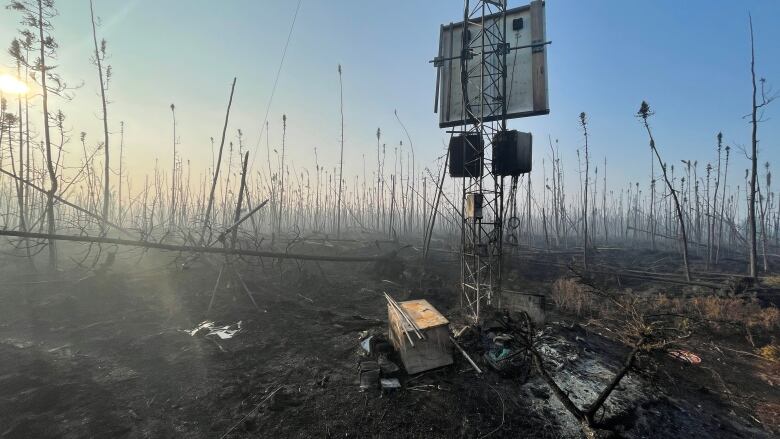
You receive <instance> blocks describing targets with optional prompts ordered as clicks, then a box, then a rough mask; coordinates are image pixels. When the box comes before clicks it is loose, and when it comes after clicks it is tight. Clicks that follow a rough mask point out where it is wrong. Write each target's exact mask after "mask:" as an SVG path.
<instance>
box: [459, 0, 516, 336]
mask: <svg viewBox="0 0 780 439" xmlns="http://www.w3.org/2000/svg"><path fill="white" fill-rule="evenodd" d="M463 22H464V23H465V28H466V29H468V30H469V31H468V32H462V36H463V41H462V47H463V52H462V53H461V56H460V66H461V87H462V91H463V107H462V108H463V113H464V114H463V118H462V120H464V121H465V124H464V125H462V126H461V127H460V129H459V130H458V129H456V130H454V131H453V134H456V135H457V134H460V135H464V136H465V139H466V140H465V142H464V143H465V144H466V146H465V148H464V161H465V160H466V159H465V157H480V159H478V160H480V161H481V157H484V163H483V164H482V163H480V164H479V166H481V168H482V169H481V172H479V175H473V173H469V175H468V176H467V177H465V178H463V186H462V198H461V201H462V204H461V212H462V213H463V223H462V229H461V232H462V233H461V282H462V289H463V294H462V304H463V306H464V307H466V308H467V309H468V310H469V312H470V314H471V316H472V317H473V318H474V320H475V321H479V318H480V307H481V306H482V305H483V304H492V303H494V302H495V300H496V299H497V298H498V295H499V294H500V291H501V264H502V241H503V237H502V230H503V227H502V219H503V204H504V203H503V198H504V187H503V179H502V177H500V176H498V175H495V174H494V173H493V166H492V155H491V150H492V141H493V138H494V135H495V134H496V133H497V132H499V131H504V130H506V113H507V108H506V100H505V99H504V97H505V96H506V73H507V68H506V66H507V54H508V52H509V46H508V45H507V44H506V35H505V29H506V1H505V0H498V1H489V0H476V1H473V0H472V1H469V0H465V6H464V13H463ZM477 135H478V136H480V137H481V138H482V142H481V143H482V144H481V145H480V144H476V145H475V144H473V142H471V141H470V140H468V139H474V138H475V137H469V136H477ZM468 148H471V149H472V150H473V151H472V154H466V152H465V150H467V149H468ZM474 153H476V154H474ZM473 196H477V197H480V196H481V199H482V215H480V216H477V217H472V218H467V217H466V200H467V198H469V197H473Z"/></svg>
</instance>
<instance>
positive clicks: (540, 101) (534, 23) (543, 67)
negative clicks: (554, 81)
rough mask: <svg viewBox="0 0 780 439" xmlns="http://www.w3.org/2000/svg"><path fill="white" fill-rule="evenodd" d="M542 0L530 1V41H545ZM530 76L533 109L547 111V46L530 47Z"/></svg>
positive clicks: (533, 42)
mask: <svg viewBox="0 0 780 439" xmlns="http://www.w3.org/2000/svg"><path fill="white" fill-rule="evenodd" d="M545 34H546V31H545V16H544V1H542V0H534V1H532V2H531V43H532V44H540V43H544V42H545V38H546V35H545ZM531 50H532V54H531V78H532V81H533V103H534V104H533V106H534V111H549V110H550V104H549V101H548V96H547V48H546V47H545V46H541V47H536V48H533V49H531Z"/></svg>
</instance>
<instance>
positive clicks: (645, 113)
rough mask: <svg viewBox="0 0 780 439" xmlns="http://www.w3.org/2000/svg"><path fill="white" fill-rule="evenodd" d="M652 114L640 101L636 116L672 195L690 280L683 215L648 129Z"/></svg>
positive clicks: (687, 278) (686, 269)
mask: <svg viewBox="0 0 780 439" xmlns="http://www.w3.org/2000/svg"><path fill="white" fill-rule="evenodd" d="M652 115H653V112H652V111H651V110H650V105H648V103H647V102H645V101H642V105H640V107H639V111H638V112H637V117H639V118H640V119H642V124H643V125H644V127H645V130H646V131H647V135H648V137H650V148H651V149H652V150H653V152H654V153H655V157H656V159H658V165H659V166H660V167H661V174H662V175H663V177H664V182H666V187H667V188H668V189H669V193H670V194H671V196H672V200H673V201H674V208H675V212H676V213H677V220H678V221H679V226H680V234H681V236H682V254H683V264H684V268H685V279H686V280H688V281H690V280H691V268H690V265H689V263H688V235H687V234H686V233H685V217H684V216H683V211H682V208H681V207H680V200H679V199H678V198H677V191H676V190H675V188H674V185H672V182H671V181H670V180H669V175H668V174H667V173H666V163H664V161H663V160H661V155H660V154H659V153H658V148H657V147H656V145H655V139H654V138H653V133H652V131H651V130H650V123H649V122H648V121H647V119H648V118H649V117H650V116H652Z"/></svg>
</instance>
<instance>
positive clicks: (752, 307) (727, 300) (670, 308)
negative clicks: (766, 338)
mask: <svg viewBox="0 0 780 439" xmlns="http://www.w3.org/2000/svg"><path fill="white" fill-rule="evenodd" d="M651 307H652V308H654V309H655V311H663V312H669V313H674V314H683V315H685V314H687V315H691V316H696V317H698V318H700V319H703V320H707V321H709V323H710V324H711V326H713V327H714V328H719V329H720V328H722V327H723V324H727V323H731V324H738V325H740V326H743V327H745V328H748V329H750V328H760V329H764V330H767V331H772V330H775V329H776V328H780V310H778V309H777V308H775V307H774V306H769V307H762V306H761V304H760V303H759V302H758V299H756V297H718V296H697V297H689V298H683V297H668V296H666V295H665V294H659V295H658V296H657V297H656V300H655V303H653V304H652V305H651Z"/></svg>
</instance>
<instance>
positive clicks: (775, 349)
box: [758, 343, 780, 361]
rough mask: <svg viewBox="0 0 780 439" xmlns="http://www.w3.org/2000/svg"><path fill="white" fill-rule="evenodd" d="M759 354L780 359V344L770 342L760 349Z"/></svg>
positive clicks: (773, 359) (768, 358) (776, 359)
mask: <svg viewBox="0 0 780 439" xmlns="http://www.w3.org/2000/svg"><path fill="white" fill-rule="evenodd" d="M758 355H761V356H762V357H764V358H766V359H767V360H772V361H780V346H778V345H776V344H774V343H770V344H768V345H766V346H764V347H762V348H761V349H759V350H758Z"/></svg>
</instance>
